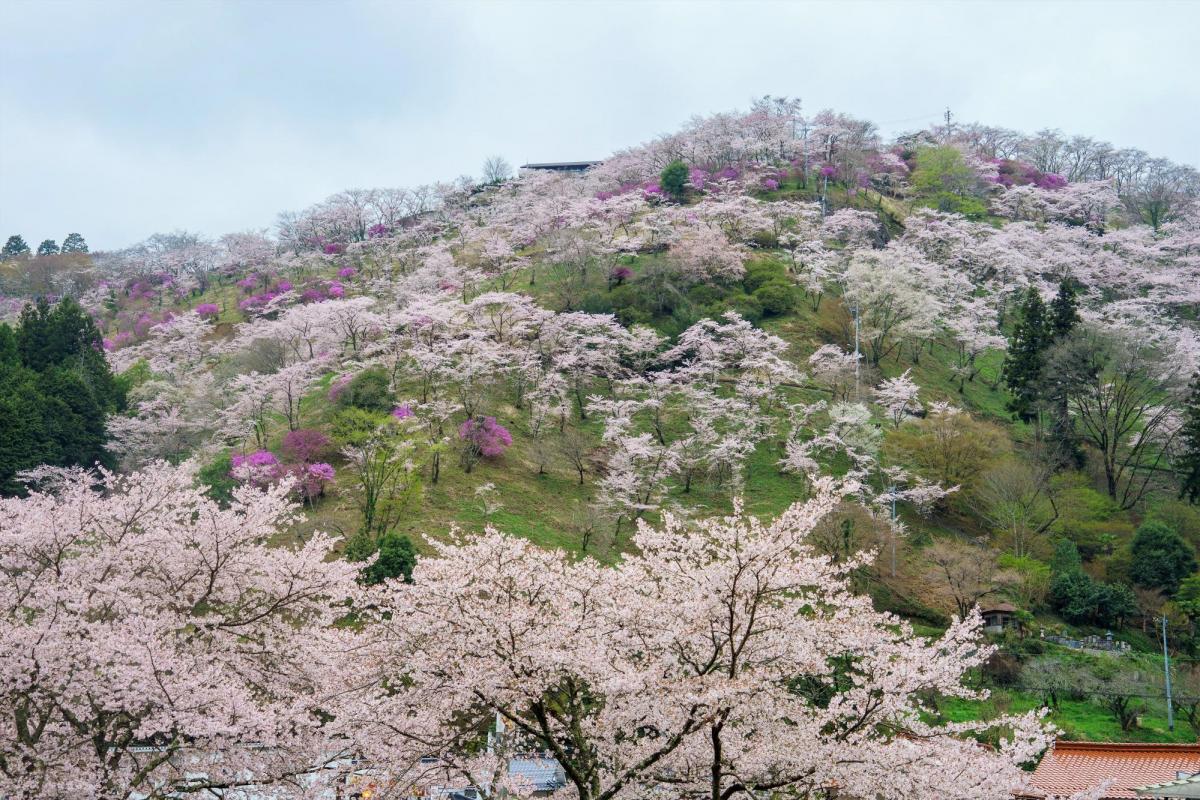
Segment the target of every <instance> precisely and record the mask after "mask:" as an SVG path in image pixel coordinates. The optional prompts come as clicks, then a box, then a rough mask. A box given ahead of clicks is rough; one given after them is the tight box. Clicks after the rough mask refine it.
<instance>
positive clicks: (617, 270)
mask: <svg viewBox="0 0 1200 800" xmlns="http://www.w3.org/2000/svg"><path fill="white" fill-rule="evenodd" d="M632 277H633V270H632V269H630V268H629V267H626V266H624V265H621V266H618V267H613V269H612V272H610V273H608V288H609V289H612V288H613V287H614V286H620V285H621V284H623V283H625V281H627V280H629V279H630V278H632Z"/></svg>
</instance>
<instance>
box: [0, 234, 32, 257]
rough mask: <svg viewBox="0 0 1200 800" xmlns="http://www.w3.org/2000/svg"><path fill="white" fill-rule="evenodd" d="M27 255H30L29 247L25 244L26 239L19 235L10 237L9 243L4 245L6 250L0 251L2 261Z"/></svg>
mask: <svg viewBox="0 0 1200 800" xmlns="http://www.w3.org/2000/svg"><path fill="white" fill-rule="evenodd" d="M27 255H29V245H27V244H25V239H24V238H22V237H21V234H19V233H18V234H14V235H13V236H10V237H8V241H7V242H5V243H4V248H3V249H2V250H0V261H7V260H8V259H10V258H18V257H20V256H27Z"/></svg>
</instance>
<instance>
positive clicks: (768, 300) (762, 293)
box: [754, 280, 796, 316]
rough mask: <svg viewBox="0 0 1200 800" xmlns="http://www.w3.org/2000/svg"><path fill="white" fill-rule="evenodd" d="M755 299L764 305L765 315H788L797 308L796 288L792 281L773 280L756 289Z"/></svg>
mask: <svg viewBox="0 0 1200 800" xmlns="http://www.w3.org/2000/svg"><path fill="white" fill-rule="evenodd" d="M754 299H755V300H757V301H758V302H759V303H761V304H762V310H763V314H764V315H767V316H779V315H780V314H787V313H788V312H790V311H792V309H794V308H795V307H796V287H795V286H793V285H792V283H791V282H790V281H780V280H773V281H770V282H769V283H764V284H763V285H762V286H760V287H758V288H757V289H755V291H754Z"/></svg>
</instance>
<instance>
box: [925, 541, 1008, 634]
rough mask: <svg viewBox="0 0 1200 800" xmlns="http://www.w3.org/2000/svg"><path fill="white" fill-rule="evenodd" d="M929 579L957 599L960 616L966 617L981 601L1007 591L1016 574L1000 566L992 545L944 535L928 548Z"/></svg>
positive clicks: (956, 606)
mask: <svg viewBox="0 0 1200 800" xmlns="http://www.w3.org/2000/svg"><path fill="white" fill-rule="evenodd" d="M922 555H923V556H924V557H925V559H926V561H928V562H929V571H928V577H929V580H930V581H931V582H932V583H934V584H935V585H937V586H939V587H940V588H942V589H944V590H945V591H946V592H947V593H948V594H949V595H950V597H951V598H952V599H953V601H954V605H955V608H956V611H957V612H958V616H959V617H966V615H967V614H969V613H970V612H971V609H973V608H974V607H975V606H976V605H978V604H979V601H980V600H982V599H983V598H985V597H991V596H993V595H996V594H999V593H1000V592H1002V591H1004V590H1005V589H1006V588H1008V587H1009V586H1010V585H1012V584H1014V583H1016V581H1017V576H1016V575H1014V574H1013V573H1012V572H1010V571H1008V570H1002V569H1000V567H999V565H998V564H997V563H996V552H995V551H994V550H992V549H991V548H989V547H984V546H981V545H978V544H969V543H967V542H962V541H958V540H956V539H942V540H940V541H937V542H934V543H933V544H931V545H930V546H929V547H927V548H925V550H924V551H923V553H922Z"/></svg>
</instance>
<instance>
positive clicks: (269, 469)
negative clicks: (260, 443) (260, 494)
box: [229, 450, 282, 487]
mask: <svg viewBox="0 0 1200 800" xmlns="http://www.w3.org/2000/svg"><path fill="white" fill-rule="evenodd" d="M229 462H230V464H231V465H232V469H230V471H229V475H230V477H233V478H235V479H236V480H238V481H241V482H242V483H249V484H252V485H254V486H260V487H262V486H267V485H269V484H271V483H273V482H274V481H275V480H277V479H278V478H279V477H280V476H281V474H282V471H281V469H280V464H279V458H278V457H277V456H276V455H275V454H274V453H272V452H271V451H270V450H256V451H254V452H253V453H251V454H250V455H242V454H241V453H237V454H235V455H233V456H232V457H231V458H230V459H229Z"/></svg>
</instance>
